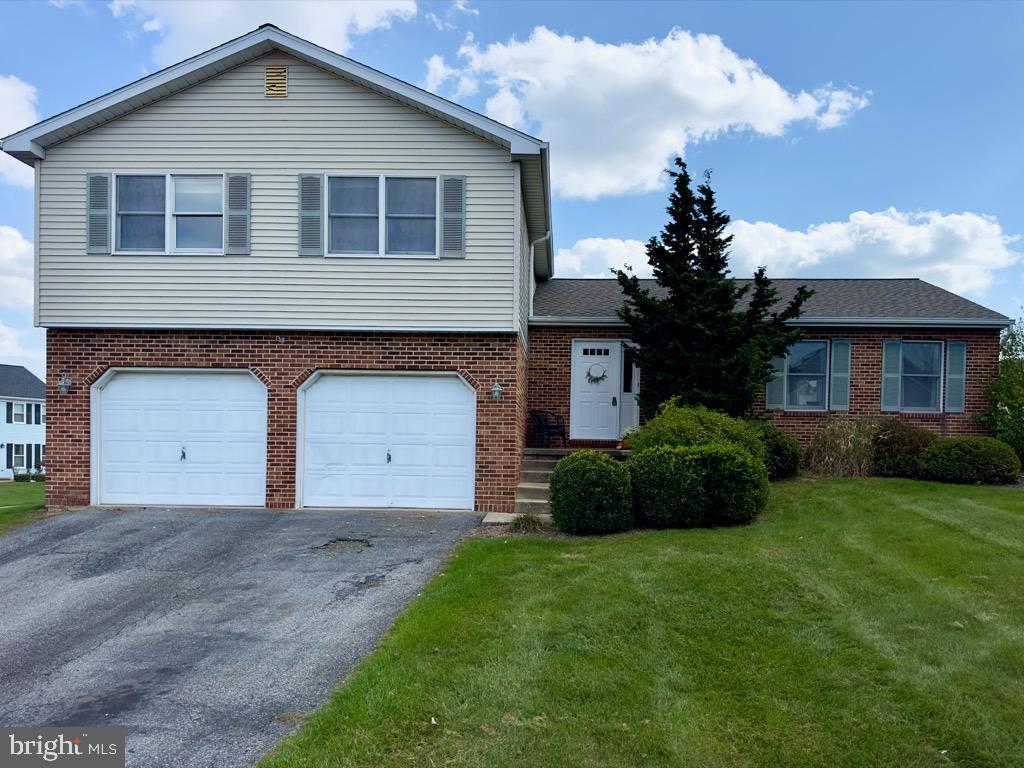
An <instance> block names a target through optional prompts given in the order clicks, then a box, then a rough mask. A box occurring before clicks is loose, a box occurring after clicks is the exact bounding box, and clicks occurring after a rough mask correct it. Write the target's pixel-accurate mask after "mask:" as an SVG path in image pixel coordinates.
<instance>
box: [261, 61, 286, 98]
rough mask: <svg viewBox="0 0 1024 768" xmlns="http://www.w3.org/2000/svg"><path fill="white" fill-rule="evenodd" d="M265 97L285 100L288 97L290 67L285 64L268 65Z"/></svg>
mask: <svg viewBox="0 0 1024 768" xmlns="http://www.w3.org/2000/svg"><path fill="white" fill-rule="evenodd" d="M265 88H266V90H265V91H264V92H263V95H264V96H268V97H270V98H275V99H283V98H284V97H285V96H287V95H288V67H286V66H284V65H283V64H268V65H267V68H266V76H265Z"/></svg>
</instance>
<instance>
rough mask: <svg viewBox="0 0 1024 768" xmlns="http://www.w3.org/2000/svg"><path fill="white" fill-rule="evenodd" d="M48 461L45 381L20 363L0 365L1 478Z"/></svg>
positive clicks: (28, 470) (26, 470)
mask: <svg viewBox="0 0 1024 768" xmlns="http://www.w3.org/2000/svg"><path fill="white" fill-rule="evenodd" d="M45 461H46V385H45V384H43V382H42V381H40V380H39V379H38V378H37V377H36V376H34V375H33V374H32V373H31V372H29V371H28V370H26V369H25V368H24V367H22V366H20V365H0V479H4V480H9V479H11V478H13V477H14V475H15V474H21V473H24V472H31V471H36V470H42V468H43V466H44V464H45Z"/></svg>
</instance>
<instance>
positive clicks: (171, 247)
mask: <svg viewBox="0 0 1024 768" xmlns="http://www.w3.org/2000/svg"><path fill="white" fill-rule="evenodd" d="M122 176H124V177H127V176H163V177H164V247H163V249H162V250H159V251H157V250H152V251H145V250H122V249H120V248H119V247H118V246H119V244H120V240H121V238H120V237H118V228H117V214H118V211H117V205H118V202H117V201H118V196H117V180H118V179H119V178H121V177H122ZM178 176H182V177H185V176H198V177H203V176H205V177H210V178H213V177H219V178H220V213H219V214H215V213H182V214H180V215H182V216H220V217H221V235H220V248H177V247H176V245H175V242H174V241H175V235H176V229H175V226H174V218H175V216H177V215H179V214H176V213H175V212H174V179H175V177H178ZM226 186H227V173H226V172H224V171H213V172H210V173H202V172H188V173H174V172H171V171H114V172H113V173H112V174H111V197H112V200H111V205H110V233H111V235H110V236H111V244H110V245H111V249H110V253H111V255H113V256H223V255H224V248H225V244H226V242H227V224H228V214H227V204H228V203H227V192H226Z"/></svg>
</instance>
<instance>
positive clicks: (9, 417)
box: [7, 401, 14, 466]
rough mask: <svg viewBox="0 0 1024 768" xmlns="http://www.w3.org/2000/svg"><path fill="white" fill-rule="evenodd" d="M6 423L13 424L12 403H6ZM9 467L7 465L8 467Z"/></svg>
mask: <svg viewBox="0 0 1024 768" xmlns="http://www.w3.org/2000/svg"><path fill="white" fill-rule="evenodd" d="M7 423H8V424H13V423H14V403H12V402H10V401H7ZM8 466H9V465H8Z"/></svg>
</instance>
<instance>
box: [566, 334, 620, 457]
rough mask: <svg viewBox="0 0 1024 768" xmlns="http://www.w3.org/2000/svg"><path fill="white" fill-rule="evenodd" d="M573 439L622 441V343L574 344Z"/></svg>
mask: <svg viewBox="0 0 1024 768" xmlns="http://www.w3.org/2000/svg"><path fill="white" fill-rule="evenodd" d="M571 376H572V381H571V386H570V391H571V400H570V408H569V437H570V438H571V439H572V440H618V439H619V410H620V408H621V403H622V342H620V341H580V340H576V341H573V343H572V371H571Z"/></svg>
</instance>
